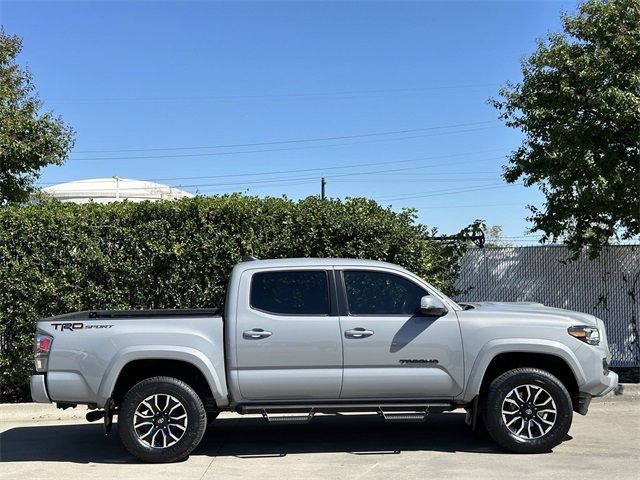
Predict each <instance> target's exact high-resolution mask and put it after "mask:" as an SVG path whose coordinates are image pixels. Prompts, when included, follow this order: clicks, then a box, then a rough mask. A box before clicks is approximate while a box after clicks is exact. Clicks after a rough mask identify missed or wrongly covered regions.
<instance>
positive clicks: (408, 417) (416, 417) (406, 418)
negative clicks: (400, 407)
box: [378, 407, 429, 423]
mask: <svg viewBox="0 0 640 480" xmlns="http://www.w3.org/2000/svg"><path fill="white" fill-rule="evenodd" d="M378 415H380V416H381V417H382V418H383V419H384V421H385V422H387V423H404V422H424V421H425V420H426V419H427V415H429V407H426V408H425V409H424V410H423V411H420V412H385V411H384V410H383V409H382V408H380V409H379V410H378Z"/></svg>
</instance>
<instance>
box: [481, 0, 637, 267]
mask: <svg viewBox="0 0 640 480" xmlns="http://www.w3.org/2000/svg"><path fill="white" fill-rule="evenodd" d="M562 24H563V30H564V32H563V33H561V34H551V35H549V36H548V38H546V39H545V40H540V41H539V42H538V48H537V50H536V51H535V53H533V54H532V55H531V56H530V57H528V58H527V59H525V60H524V61H523V63H522V74H523V79H522V81H521V83H518V84H508V85H507V87H506V88H503V89H501V90H500V98H499V99H493V100H492V103H493V105H494V106H495V107H497V108H498V109H499V111H500V117H501V118H502V119H503V120H504V121H505V123H506V125H508V126H510V127H514V128H517V129H520V130H521V131H522V132H523V135H524V139H523V142H522V144H521V146H520V147H519V148H518V149H517V150H515V151H514V152H512V154H511V157H510V159H509V164H508V165H507V166H506V167H505V171H504V178H505V179H506V181H507V182H510V183H513V182H515V181H517V180H519V179H522V180H523V181H524V184H525V185H526V186H531V185H534V184H535V185H538V186H539V187H540V188H541V190H542V192H543V193H544V194H545V196H546V202H545V205H544V207H543V208H542V209H539V208H536V207H533V206H530V207H529V208H530V209H531V212H532V216H531V217H530V218H529V220H531V221H532V228H531V230H532V231H542V232H543V240H549V239H551V240H555V239H564V240H565V241H566V243H567V244H568V245H569V246H570V247H571V248H572V250H574V252H578V251H579V250H580V249H581V248H583V247H585V246H587V247H591V251H592V252H593V254H594V255H595V254H597V252H598V251H599V247H600V246H601V245H603V244H606V243H608V242H609V240H610V239H611V238H621V239H629V238H632V237H635V236H637V235H638V234H640V187H639V185H640V1H638V0H587V1H586V2H584V3H582V4H581V5H580V6H579V9H578V13H577V14H576V15H574V16H570V15H563V17H562Z"/></svg>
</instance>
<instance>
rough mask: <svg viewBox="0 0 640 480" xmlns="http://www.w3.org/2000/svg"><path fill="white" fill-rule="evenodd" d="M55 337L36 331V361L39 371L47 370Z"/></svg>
mask: <svg viewBox="0 0 640 480" xmlns="http://www.w3.org/2000/svg"><path fill="white" fill-rule="evenodd" d="M52 342H53V337H51V336H49V335H45V334H44V333H36V352H35V363H36V371H37V372H46V371H47V363H48V360H49V352H50V351H51V343H52Z"/></svg>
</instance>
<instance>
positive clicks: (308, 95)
mask: <svg viewBox="0 0 640 480" xmlns="http://www.w3.org/2000/svg"><path fill="white" fill-rule="evenodd" d="M484 87H499V85H496V84H489V83H486V84H472V85H442V86H435V87H418V88H389V89H372V90H351V91H348V90H347V91H339V92H306V93H305V92H301V93H276V94H258V95H216V96H202V97H164V98H160V97H115V98H93V99H91V98H74V99H67V98H50V99H48V100H47V101H46V103H51V104H69V105H84V104H99V103H120V104H129V103H188V102H215V101H218V100H247V99H249V100H256V99H289V98H316V97H321V98H322V97H340V98H342V97H345V96H346V97H351V98H353V97H357V96H362V95H370V94H378V95H379V94H387V93H392V94H394V95H397V94H399V93H416V92H427V91H436V90H459V89H471V88H484Z"/></svg>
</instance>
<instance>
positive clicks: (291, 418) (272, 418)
mask: <svg viewBox="0 0 640 480" xmlns="http://www.w3.org/2000/svg"><path fill="white" fill-rule="evenodd" d="M261 413H262V418H264V419H265V420H266V421H267V422H269V423H280V424H285V423H309V422H310V421H311V419H312V418H313V415H314V414H315V410H314V409H313V408H312V409H310V410H309V412H308V413H307V414H306V415H274V414H273V413H272V414H269V412H268V411H267V410H266V409H262V412H261Z"/></svg>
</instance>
